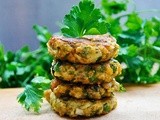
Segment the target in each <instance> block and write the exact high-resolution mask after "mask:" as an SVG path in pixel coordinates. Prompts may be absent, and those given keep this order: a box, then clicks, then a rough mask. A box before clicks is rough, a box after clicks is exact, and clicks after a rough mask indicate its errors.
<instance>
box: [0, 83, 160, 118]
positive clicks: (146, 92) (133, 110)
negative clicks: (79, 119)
mask: <svg viewBox="0 0 160 120" xmlns="http://www.w3.org/2000/svg"><path fill="white" fill-rule="evenodd" d="M126 89H127V92H124V93H116V96H117V99H118V106H117V108H116V109H115V110H113V111H112V112H111V113H109V114H107V115H104V116H100V117H96V118H91V119H90V120H160V84H154V85H147V86H128V87H126ZM22 91H23V89H22V88H19V89H0V120H69V118H62V117H59V116H58V115H57V114H55V113H54V112H53V111H52V110H51V109H50V105H49V104H48V103H47V102H46V101H44V103H43V105H42V110H41V112H40V114H34V113H30V112H27V111H25V110H24V109H23V108H22V107H21V106H20V104H18V103H17V101H16V97H17V95H18V94H19V93H20V92H22Z"/></svg>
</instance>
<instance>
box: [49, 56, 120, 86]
mask: <svg viewBox="0 0 160 120" xmlns="http://www.w3.org/2000/svg"><path fill="white" fill-rule="evenodd" d="M121 70H122V68H121V65H120V63H119V62H118V61H117V60H114V59H111V60H109V61H108V62H103V63H99V64H90V65H84V64H72V63H69V62H60V61H58V62H55V61H53V63H52V67H51V71H52V75H53V76H55V77H56V78H58V79H61V80H64V81H70V82H74V83H78V82H79V83H82V84H95V83H98V84H100V83H103V82H110V81H111V80H112V79H113V78H114V77H116V76H117V75H119V74H120V73H121Z"/></svg>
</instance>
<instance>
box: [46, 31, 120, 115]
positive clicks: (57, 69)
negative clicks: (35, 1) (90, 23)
mask: <svg viewBox="0 0 160 120" xmlns="http://www.w3.org/2000/svg"><path fill="white" fill-rule="evenodd" d="M47 46H48V51H49V53H50V54H51V55H53V57H54V61H53V63H52V67H51V72H52V75H53V76H54V79H53V80H52V82H51V92H50V94H49V97H48V101H49V103H50V104H51V106H52V109H53V110H54V111H55V112H57V113H58V114H59V115H60V116H64V115H66V116H69V117H77V116H84V117H91V116H96V115H102V114H106V113H109V112H110V111H111V110H113V109H114V108H115V107H116V105H117V100H116V98H115V97H114V94H113V92H114V91H117V90H119V83H117V82H116V81H115V77H116V76H117V75H119V74H120V73H121V65H120V63H119V62H118V61H117V60H115V59H113V58H115V57H116V56H117V55H118V51H119V45H118V44H117V43H116V40H115V38H113V37H112V36H110V35H109V34H105V35H87V36H83V38H81V39H78V38H66V37H62V36H53V37H52V38H51V39H50V40H49V42H48V43H47Z"/></svg>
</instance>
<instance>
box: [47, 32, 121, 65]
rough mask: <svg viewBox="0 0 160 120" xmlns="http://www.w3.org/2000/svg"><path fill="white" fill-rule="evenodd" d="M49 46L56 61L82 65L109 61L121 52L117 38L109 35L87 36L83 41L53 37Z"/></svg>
mask: <svg viewBox="0 0 160 120" xmlns="http://www.w3.org/2000/svg"><path fill="white" fill-rule="evenodd" d="M47 46H48V51H49V53H50V54H51V55H53V56H54V58H55V59H58V60H62V61H64V60H65V61H69V62H72V63H81V64H91V63H97V62H104V61H107V60H109V59H111V58H114V57H116V56H117V55H118V51H119V45H118V44H117V43H116V40H115V38H113V37H112V36H111V35H109V34H104V35H87V36H84V37H83V38H81V39H78V38H65V37H62V36H53V37H52V38H51V39H50V40H49V41H48V43H47Z"/></svg>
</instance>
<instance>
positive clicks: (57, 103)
mask: <svg viewBox="0 0 160 120" xmlns="http://www.w3.org/2000/svg"><path fill="white" fill-rule="evenodd" d="M50 104H51V106H52V109H53V110H54V111H55V112H57V113H58V114H59V115H60V116H64V115H66V116H69V117H77V116H84V117H92V116H96V115H102V114H107V113H109V112H110V111H111V110H113V109H114V108H115V107H116V106H117V100H116V98H114V97H110V98H104V99H102V100H96V101H91V100H78V99H72V98H70V99H63V98H57V97H56V96H55V95H54V93H53V92H52V93H51V95H50Z"/></svg>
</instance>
